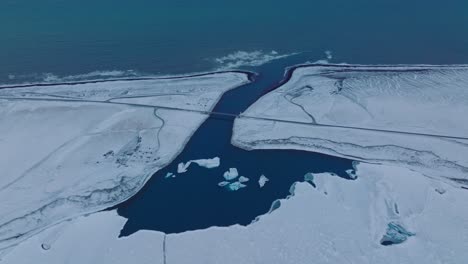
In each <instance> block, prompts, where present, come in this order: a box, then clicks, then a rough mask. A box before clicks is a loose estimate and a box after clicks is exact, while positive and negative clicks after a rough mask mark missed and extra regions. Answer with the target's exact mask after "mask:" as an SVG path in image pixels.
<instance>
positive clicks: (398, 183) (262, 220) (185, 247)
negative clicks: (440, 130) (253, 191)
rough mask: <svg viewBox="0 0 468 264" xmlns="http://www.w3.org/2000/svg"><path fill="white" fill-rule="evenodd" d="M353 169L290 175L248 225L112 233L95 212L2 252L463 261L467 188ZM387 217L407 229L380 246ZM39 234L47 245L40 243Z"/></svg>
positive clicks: (108, 221)
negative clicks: (300, 177) (287, 186)
mask: <svg viewBox="0 0 468 264" xmlns="http://www.w3.org/2000/svg"><path fill="white" fill-rule="evenodd" d="M356 174H357V177H358V178H357V180H356V181H346V180H344V179H341V178H339V177H334V176H333V175H331V174H329V173H320V174H313V176H314V177H313V183H314V185H315V187H313V186H312V185H311V184H309V183H307V182H302V183H295V184H294V185H293V186H292V187H291V195H290V196H289V197H288V198H286V199H281V200H280V202H281V203H280V204H281V205H280V207H279V208H277V209H276V210H274V211H272V212H271V213H269V214H266V215H263V216H261V217H259V219H258V220H257V221H255V222H253V223H252V224H250V225H248V226H240V225H234V226H230V227H211V228H208V229H204V230H197V231H188V232H184V233H179V234H170V235H165V234H164V233H161V232H157V231H144V230H142V231H138V232H137V233H135V234H134V235H131V236H129V237H121V238H118V234H119V232H120V229H121V228H122V226H123V225H124V224H125V219H124V218H123V217H121V216H119V215H117V214H116V212H115V211H105V212H98V213H95V214H92V215H89V216H82V217H79V218H77V219H76V220H74V221H73V222H71V223H69V224H68V223H65V224H64V226H57V227H54V228H51V229H48V230H45V231H44V232H41V233H40V234H38V235H36V236H34V237H32V238H30V239H28V240H27V241H25V242H24V243H21V244H20V245H19V246H18V247H17V248H14V249H13V250H12V251H11V252H9V254H7V255H5V256H4V257H3V260H4V262H5V263H15V264H18V263H28V261H30V260H31V259H35V260H39V261H41V262H47V263H51V264H53V263H63V262H64V261H65V260H70V261H72V262H70V263H83V262H95V261H99V262H100V263H126V262H128V260H129V259H130V258H131V259H132V261H133V262H135V261H137V262H138V263H166V262H167V263H178V264H182V263H213V264H214V263H221V262H222V263H264V262H265V263H281V264H283V263H307V262H308V261H310V260H311V259H313V260H314V261H315V262H316V263H343V262H353V263H369V264H370V263H378V264H380V263H382V264H384V263H428V262H437V261H439V262H444V263H455V264H462V263H464V260H465V259H466V258H467V257H468V255H467V252H466V250H465V248H466V246H467V245H468V244H467V243H468V241H466V239H465V238H466V237H467V236H468V226H467V225H466V223H467V220H468V215H467V214H466V212H468V208H467V204H466V203H465V202H464V201H465V200H466V199H467V197H468V192H466V191H464V190H462V189H460V188H456V187H453V186H451V185H449V184H445V183H442V182H440V181H438V180H433V179H428V178H427V177H425V176H423V175H422V174H420V173H418V172H414V171H411V170H409V169H406V168H401V167H393V166H384V165H373V164H365V163H361V164H357V166H356ZM441 212H444V213H443V214H442V213H441ZM389 225H398V226H401V227H404V228H405V229H406V230H408V232H411V233H412V234H413V236H411V237H408V238H407V240H406V241H403V242H402V243H401V244H398V245H392V246H384V245H382V244H381V241H382V238H383V237H384V236H385V235H386V232H387V227H388V226H389ZM97 230H99V231H98V232H96V231H97ZM44 243H46V245H47V246H48V247H47V250H44V249H43V248H42V247H41V245H43V244H44ZM76 244H80V245H81V244H82V245H83V246H82V247H76ZM122 249H125V250H122ZM25 252H27V253H25ZM96 252H97V253H96ZM132 252H133V253H132ZM233 252H241V253H239V254H232V253H233Z"/></svg>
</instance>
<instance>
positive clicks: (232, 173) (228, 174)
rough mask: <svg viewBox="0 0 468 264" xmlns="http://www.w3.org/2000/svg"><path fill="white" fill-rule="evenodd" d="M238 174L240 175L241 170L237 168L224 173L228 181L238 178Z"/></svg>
mask: <svg viewBox="0 0 468 264" xmlns="http://www.w3.org/2000/svg"><path fill="white" fill-rule="evenodd" d="M237 176H239V172H238V171H237V169H236V168H230V169H229V170H228V171H226V172H225V173H224V175H223V177H224V179H226V180H227V181H230V180H234V179H235V178H237Z"/></svg>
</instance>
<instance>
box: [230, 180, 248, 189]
mask: <svg viewBox="0 0 468 264" xmlns="http://www.w3.org/2000/svg"><path fill="white" fill-rule="evenodd" d="M245 187H247V185H245V184H243V183H240V182H238V181H236V182H233V183H230V184H229V185H227V188H228V190H230V191H237V190H239V189H242V188H245Z"/></svg>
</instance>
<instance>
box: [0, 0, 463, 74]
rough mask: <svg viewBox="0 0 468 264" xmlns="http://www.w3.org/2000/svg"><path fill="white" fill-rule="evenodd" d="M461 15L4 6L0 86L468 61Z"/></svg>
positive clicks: (114, 0)
mask: <svg viewBox="0 0 468 264" xmlns="http://www.w3.org/2000/svg"><path fill="white" fill-rule="evenodd" d="M467 10H468V1H466V0H447V1H439V0H412V1H406V0H353V1H349V0H314V1H311V0H293V1H276V0H255V1H252V0H237V1H215V0H203V1H192V0H190V1H187V0H185V1H183V0H134V1H127V0H99V1H92V0H81V1H68V0H42V1H30V0H2V1H0V83H5V82H9V83H12V82H23V81H30V80H34V81H37V80H39V79H44V78H46V79H48V80H54V79H55V78H56V76H58V77H63V76H70V75H79V74H88V73H95V72H96V71H101V72H102V71H105V72H108V71H124V72H125V71H136V72H138V73H150V74H179V73H180V74H182V73H189V72H199V71H209V70H212V69H216V68H219V67H223V66H225V64H226V62H224V63H223V62H220V61H219V60H216V59H217V58H223V57H225V56H228V55H239V54H238V53H237V52H239V51H245V52H248V53H251V52H255V51H261V52H263V53H266V54H269V53H270V52H271V51H276V52H277V53H278V54H289V53H295V52H304V51H308V52H310V59H311V60H318V59H323V58H325V54H324V52H325V51H331V52H332V55H333V59H332V61H333V62H347V63H362V64H396V63H411V64H412V63H429V64H454V63H467V62H468V30H467V28H468V15H467V12H468V11H467ZM241 55H242V54H241ZM253 57H255V55H254V56H253ZM257 57H258V56H257ZM260 57H261V56H260ZM113 74H118V72H113ZM127 74H128V72H127Z"/></svg>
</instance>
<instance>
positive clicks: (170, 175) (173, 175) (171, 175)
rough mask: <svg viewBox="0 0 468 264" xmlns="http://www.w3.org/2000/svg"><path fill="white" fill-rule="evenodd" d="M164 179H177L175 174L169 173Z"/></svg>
mask: <svg viewBox="0 0 468 264" xmlns="http://www.w3.org/2000/svg"><path fill="white" fill-rule="evenodd" d="M164 178H165V179H167V178H175V174H174V173H172V172H168V173H167V174H166V176H164Z"/></svg>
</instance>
